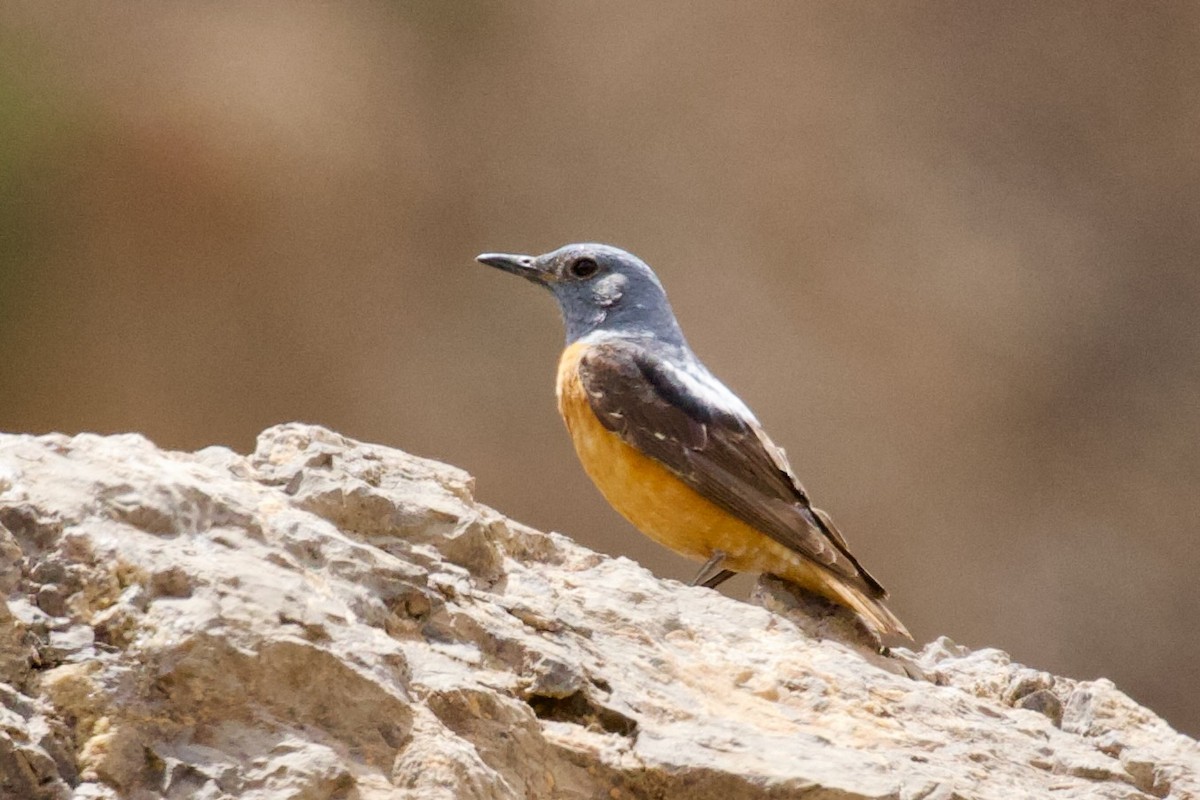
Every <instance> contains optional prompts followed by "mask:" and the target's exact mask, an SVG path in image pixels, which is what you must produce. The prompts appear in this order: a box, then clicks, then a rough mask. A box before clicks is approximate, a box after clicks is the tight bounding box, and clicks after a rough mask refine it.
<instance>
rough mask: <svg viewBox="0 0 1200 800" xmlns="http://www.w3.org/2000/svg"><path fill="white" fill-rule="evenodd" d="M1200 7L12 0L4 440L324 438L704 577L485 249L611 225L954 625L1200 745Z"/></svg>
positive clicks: (551, 340) (813, 477)
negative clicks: (593, 480)
mask: <svg viewBox="0 0 1200 800" xmlns="http://www.w3.org/2000/svg"><path fill="white" fill-rule="evenodd" d="M1198 9H1200V7H1198V6H1196V5H1195V4H1191V3H1177V4H1171V3H1155V4H1148V3H1076V4H1072V3H1054V4H1035V3H1016V4H1014V3H1005V2H991V3H960V2H944V3H922V4H920V5H917V4H876V3H868V2H857V3H856V2H836V3H835V2H828V3H825V2H820V3H818V2H807V3H774V4H768V3H760V4H753V5H745V4H733V3H717V2H709V3H675V4H657V3H656V4H643V3H634V2H625V3H604V4H600V3H592V4H575V3H555V2H537V3H529V2H521V3H517V2H512V3H468V2H436V1H434V0H429V1H428V2H418V3H395V4H373V5H367V4H354V5H350V4H347V5H342V4H327V5H299V4H288V5H279V6H271V5H242V4H225V3H204V4H187V5H185V4H122V3H116V2H112V3H96V4H82V3H81V4H76V5H69V4H43V3H33V2H28V3H24V2H15V3H5V4H4V6H3V9H2V10H0V237H2V242H0V353H2V354H3V355H2V359H3V360H2V362H0V365H2V368H3V378H2V382H0V428H3V429H5V430H8V431H32V432H43V431H50V430H62V431H68V432H75V431H80V430H94V431H105V432H107V431H127V430H134V431H140V432H143V433H145V434H146V435H148V436H150V437H151V438H152V439H154V440H155V441H156V442H158V443H159V444H162V445H166V446H170V447H174V448H181V449H193V448H198V447H201V446H203V445H208V444H213V443H220V444H227V445H230V446H232V447H235V448H237V449H239V450H242V451H246V450H248V449H250V448H251V447H252V446H253V439H254V435H255V434H256V433H257V432H258V431H259V430H260V429H262V428H264V427H266V426H268V425H270V424H272V423H276V422H281V421H287V420H296V419H299V420H306V421H312V422H319V423H322V424H324V425H327V426H330V427H332V428H335V429H337V430H339V431H342V432H344V433H346V434H348V435H351V436H354V437H357V438H362V439H367V440H372V441H378V442H383V443H387V444H390V445H394V446H396V447H400V448H403V449H406V450H410V451H412V452H415V453H419V454H422V455H427V456H432V457H435V458H438V459H442V460H445V461H449V462H453V463H455V464H458V465H460V466H463V467H465V468H467V469H469V470H470V471H471V472H473V473H474V474H475V475H476V476H477V478H478V494H479V496H480V497H481V498H482V499H483V500H484V501H485V502H488V503H490V504H492V505H494V506H496V507H498V508H500V509H501V510H503V511H505V512H506V513H508V514H510V515H512V516H514V517H516V518H518V519H521V520H524V521H526V522H528V523H531V524H534V525H537V526H539V527H542V528H547V529H557V530H561V531H564V532H567V533H569V534H571V535H573V536H574V537H576V538H578V539H579V540H581V541H582V542H584V543H585V544H587V545H590V546H592V547H595V548H599V549H601V550H604V551H606V552H609V553H614V554H625V555H628V556H630V557H632V558H634V559H637V560H638V561H640V562H642V563H643V564H645V565H647V566H648V567H650V568H651V569H653V570H655V571H656V572H658V573H659V574H662V575H667V576H672V577H680V578H688V577H690V576H691V575H692V573H693V570H694V568H695V567H694V565H692V564H690V563H687V562H684V561H682V560H681V559H677V558H675V557H674V556H671V555H668V554H665V553H664V552H663V551H661V550H660V549H658V548H657V547H656V546H655V545H653V544H652V543H650V542H648V541H646V540H644V539H642V538H641V537H640V536H638V535H637V534H635V533H634V532H633V531H632V530H631V529H630V528H629V527H628V526H627V525H626V524H625V523H624V522H623V521H622V520H621V519H619V518H618V517H617V516H616V515H615V514H614V513H613V512H611V511H610V510H609V509H608V508H607V506H605V504H604V503H603V501H602V500H601V499H600V497H599V496H598V494H597V493H596V492H595V491H594V490H593V489H592V487H591V486H590V485H589V484H588V483H587V480H586V478H585V477H584V476H583V475H582V473H581V471H580V470H579V469H578V467H577V466H576V464H575V463H574V459H573V454H572V453H571V451H570V446H569V443H568V441H567V438H566V435H565V433H564V431H563V430H561V423H560V422H559V421H558V419H557V417H556V415H555V413H554V401H553V392H552V377H553V371H554V361H555V358H556V355H557V352H558V349H559V347H560V346H561V337H562V332H561V328H560V325H559V322H558V320H557V318H556V312H555V310H554V308H553V305H552V303H551V300H550V298H549V297H548V296H543V295H542V294H541V293H539V292H537V291H536V290H535V289H534V288H533V287H531V286H529V285H527V284H525V283H522V282H520V281H517V280H515V279H512V278H510V277H507V276H503V275H501V274H499V273H496V272H494V271H490V270H486V269H484V268H483V267H480V266H478V265H476V264H474V263H473V261H472V257H473V256H474V255H475V254H476V253H478V252H480V251H483V250H508V251H525V252H542V251H545V250H548V249H551V248H553V247H557V246H559V245H561V244H564V243H566V242H569V241H578V240H599V241H605V242H610V243H613V244H617V245H620V246H622V247H625V248H627V249H630V250H632V251H634V252H636V253H638V254H639V255H641V256H642V257H643V258H645V259H646V260H647V261H649V262H650V263H651V264H652V265H653V266H655V267H656V268H657V270H658V272H659V274H660V275H661V277H662V278H663V280H664V282H665V283H666V285H667V287H668V290H669V291H670V293H671V296H672V299H673V301H674V304H675V308H676V311H677V312H678V314H679V316H680V318H681V320H682V322H683V325H684V328H685V329H686V331H687V332H688V334H689V337H690V339H691V343H692V345H693V347H694V348H695V349H696V350H697V352H698V353H700V355H701V356H702V357H704V358H705V359H706V360H707V362H708V363H709V365H710V366H711V367H712V368H713V370H714V371H715V372H716V373H717V374H719V375H720V376H722V377H723V378H724V379H725V380H726V382H727V383H729V384H730V386H732V387H733V388H734V389H735V390H736V391H738V392H739V393H740V394H741V395H742V396H743V397H744V398H745V399H746V400H747V401H748V402H749V404H750V405H751V406H752V407H753V408H754V409H755V410H756V411H757V412H758V415H759V416H760V417H761V418H762V419H763V420H764V422H765V423H766V424H767V427H768V429H769V430H770V431H771V433H772V435H773V437H774V438H775V439H776V440H777V441H779V442H780V443H781V444H783V445H784V446H785V447H787V449H788V451H789V453H790V454H791V456H792V460H793V462H794V463H795V466H796V468H797V471H798V472H799V473H800V476H801V478H802V479H803V480H804V481H805V482H806V484H807V485H808V488H809V490H810V491H811V492H812V493H813V495H814V496H815V497H816V498H817V500H818V501H819V503H820V504H821V505H822V506H824V507H825V508H827V509H829V510H830V511H831V512H833V514H834V516H835V518H836V519H837V520H838V521H839V523H840V524H841V527H842V528H843V529H844V530H845V531H846V532H847V534H848V536H849V537H850V539H851V542H852V543H853V544H854V546H855V549H856V552H858V553H859V554H860V556H861V557H862V558H863V560H864V561H865V562H866V564H867V565H868V566H869V567H870V568H871V569H872V570H873V571H875V572H876V573H877V574H878V575H879V576H880V577H881V578H882V579H883V581H884V583H885V584H887V585H888V586H889V588H890V589H891V590H892V593H893V597H894V604H893V607H894V608H895V609H896V610H897V612H898V613H899V614H900V615H901V616H902V617H903V618H904V619H906V620H907V621H908V623H909V625H910V627H912V629H913V631H914V632H915V633H916V635H917V636H918V639H919V640H922V641H923V640H926V639H928V638H931V637H933V636H935V635H938V634H948V635H949V636H951V637H952V638H954V639H955V640H957V641H960V642H963V643H966V644H969V645H972V646H985V645H995V646H999V647H1003V648H1005V649H1007V650H1009V651H1011V652H1012V653H1013V655H1014V657H1016V658H1017V659H1020V660H1022V661H1025V662H1028V663H1030V664H1032V665H1036V666H1038V667H1041V668H1045V669H1050V670H1054V671H1057V672H1062V673H1066V674H1068V675H1072V676H1077V677H1095V676H1108V677H1111V678H1113V679H1114V680H1116V681H1117V683H1118V684H1119V685H1121V686H1122V687H1123V688H1125V689H1126V690H1127V691H1129V692H1130V693H1131V694H1132V695H1133V696H1134V697H1136V698H1137V699H1139V700H1141V701H1143V702H1146V703H1148V704H1150V705H1151V706H1153V707H1154V708H1155V709H1156V710H1158V711H1159V712H1160V713H1162V714H1163V715H1164V716H1166V717H1167V718H1168V719H1169V720H1170V721H1172V722H1173V723H1174V724H1176V725H1177V726H1179V727H1180V728H1182V729H1184V730H1187V731H1190V732H1192V733H1197V732H1200V680H1198V678H1200V633H1198V631H1197V622H1196V620H1197V617H1198V616H1200V593H1198V592H1197V580H1196V577H1195V574H1196V572H1197V568H1198V567H1200V556H1198V555H1197V548H1196V540H1197V532H1198V531H1197V528H1198V526H1200V485H1198V482H1200V449H1198V443H1200V321H1198V314H1200V271H1198V265H1197V252H1198V251H1200V136H1198V134H1200V10H1198ZM739 580H741V581H742V582H741V583H740V584H737V585H735V586H734V587H733V590H734V591H735V592H744V591H745V589H746V586H747V583H746V579H744V578H743V579H739Z"/></svg>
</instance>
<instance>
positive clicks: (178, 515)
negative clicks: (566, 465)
mask: <svg viewBox="0 0 1200 800" xmlns="http://www.w3.org/2000/svg"><path fill="white" fill-rule="evenodd" d="M0 587H2V588H3V589H4V592H5V594H4V598H5V602H4V603H3V604H0V797H2V798H5V799H6V800H7V799H8V798H13V799H14V800H15V799H16V798H20V799H21V800H43V799H46V800H50V799H53V800H58V798H68V797H74V798H137V799H138V800H142V799H143V798H145V799H147V800H148V799H149V798H213V799H214V800H215V799H216V798H231V797H232V798H276V797H287V798H305V800H323V799H324V798H329V799H330V800H332V799H334V798H344V799H345V800H352V799H353V798H357V799H358V800H371V799H372V798H420V799H421V800H428V799H431V798H432V799H434V800H436V799H437V798H447V799H449V798H462V799H465V800H471V799H476V798H478V799H482V798H493V799H496V800H499V798H589V799H590V798H599V797H603V798H693V799H694V800H704V798H720V799H721V800H728V798H731V797H737V798H768V797H770V798H787V797H806V798H815V797H821V798H900V799H902V800H917V798H927V799H929V800H932V799H933V798H947V799H948V798H997V799H1000V798H1003V799H1004V800H1009V799H1010V798H1023V797H1056V798H1150V797H1173V798H1186V797H1196V796H1200V778H1198V772H1200V769H1198V767H1200V747H1198V746H1197V743H1196V742H1195V741H1193V740H1191V739H1189V738H1187V737H1185V736H1182V735H1180V734H1178V733H1176V732H1175V731H1173V730H1172V729H1171V728H1170V727H1169V726H1168V725H1167V724H1166V723H1165V722H1163V721H1162V720H1161V719H1160V718H1158V717H1157V716H1155V715H1154V714H1153V713H1152V712H1150V711H1149V710H1147V709H1145V708H1142V707H1140V706H1138V705H1137V704H1136V703H1134V702H1133V701H1132V700H1130V699H1129V698H1128V697H1127V696H1125V695H1124V694H1122V693H1121V692H1120V691H1119V690H1118V689H1116V687H1114V686H1113V685H1112V684H1111V683H1110V682H1108V681H1105V680H1098V681H1074V680H1070V679H1067V678H1061V677H1055V676H1051V675H1048V674H1046V673H1044V672H1039V671H1036V670H1032V669H1029V668H1027V667H1023V666H1021V665H1019V664H1014V663H1012V662H1011V660H1010V659H1009V658H1008V656H1006V655H1005V654H1004V653H1002V652H1000V651H997V650H980V651H970V650H968V649H966V648H963V647H959V646H957V645H955V644H954V643H953V642H950V641H949V640H946V639H939V640H938V641H935V642H933V643H931V644H928V645H926V646H925V647H924V648H923V649H921V650H920V651H919V652H911V651H906V650H896V651H894V652H893V655H892V657H891V658H887V657H883V656H879V655H878V654H877V653H875V652H873V650H871V648H869V647H863V646H862V644H861V643H854V642H848V643H842V642H841V641H839V640H837V639H836V638H834V637H835V634H836V629H838V627H839V626H840V625H841V623H840V622H836V621H830V620H826V621H821V622H819V624H816V625H815V626H812V625H805V624H804V620H803V619H799V618H798V617H797V616H796V613H797V612H796V607H795V604H789V603H788V602H785V601H784V600H781V599H780V597H781V595H780V592H779V587H778V586H773V585H770V584H765V585H764V587H763V588H761V589H760V590H759V592H758V593H757V594H756V596H757V597H759V598H760V599H762V600H763V601H764V602H767V601H769V602H768V605H770V606H772V608H775V609H776V610H778V612H779V613H776V612H775V611H774V610H767V609H766V608H763V607H760V606H757V605H753V604H750V603H745V602H739V601H736V600H731V599H729V598H726V597H724V596H722V595H720V594H718V593H716V592H713V591H710V590H706V589H701V588H689V587H686V586H682V585H680V584H678V583H675V582H672V581H663V580H659V579H657V578H655V577H654V576H652V575H650V574H649V573H647V572H646V571H645V570H643V569H641V568H640V567H638V566H637V565H636V564H633V563H631V562H629V561H627V560H625V559H622V558H616V559H614V558H607V557H604V556H601V555H598V554H596V553H594V552H590V551H588V550H586V549H584V548H582V547H579V546H578V545H576V544H574V543H572V542H571V541H570V540H569V539H567V538H566V537H564V536H561V535H558V534H553V533H552V534H543V533H540V532H538V531H534V530H531V529H529V528H527V527H525V526H523V525H520V524H518V523H516V522H513V521H511V520H508V519H506V518H504V517H503V516H501V515H500V514H498V513H497V512H495V511H493V510H491V509H489V508H487V507H485V506H482V505H480V504H478V503H476V502H475V501H474V500H473V499H472V481H471V478H470V477H469V476H467V475H466V474H465V473H463V472H461V471H459V470H457V469H454V468H452V467H448V466H445V465H442V464H438V463H436V462H432V461H427V460H423V459H419V458H415V457H413V456H409V455H406V454H404V453H402V452H399V451H396V450H390V449H388V448H385V447H379V446H375V445H367V444H361V443H358V442H354V441H351V440H349V439H346V438H344V437H342V436H339V435H337V434H335V433H331V432H330V431H327V430H324V429H321V428H317V427H312V426H305V425H283V426H279V427H276V428H272V429H270V430H268V431H266V432H264V433H263V434H262V436H261V437H260V439H259V443H258V448H257V450H256V451H255V452H254V453H253V454H251V455H249V456H240V455H237V454H235V453H233V452H230V451H228V450H225V449H222V448H208V449H206V450H202V451H200V452H198V453H195V454H186V453H171V452H165V451H162V450H159V449H158V448H156V447H155V446H154V445H153V444H151V443H150V442H148V441H147V440H145V439H144V438H142V437H139V436H132V435H126V436H111V437H99V436H93V435H80V436H76V437H73V438H68V437H65V436H58V435H55V436H44V437H36V438H35V437H30V436H0ZM771 598H774V599H771ZM797 623H799V624H800V625H802V626H803V629H802V627H798V624H797ZM805 630H807V631H809V633H805V632H804V631H805ZM814 633H815V634H817V635H818V636H820V637H822V638H814V635H813V634H814ZM913 676H917V677H913Z"/></svg>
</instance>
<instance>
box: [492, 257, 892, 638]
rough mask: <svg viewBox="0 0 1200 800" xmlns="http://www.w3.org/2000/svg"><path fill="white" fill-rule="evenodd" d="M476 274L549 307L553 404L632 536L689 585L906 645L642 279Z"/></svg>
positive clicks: (601, 273)
mask: <svg viewBox="0 0 1200 800" xmlns="http://www.w3.org/2000/svg"><path fill="white" fill-rule="evenodd" d="M476 260H477V261H479V262H480V263H482V264H485V265H487V266H490V267H494V268H496V269H499V270H502V271H504V272H507V273H511V274H513V275H517V276H519V277H522V278H525V279H526V280H528V281H531V282H533V283H535V284H537V285H538V286H541V287H543V288H545V289H548V290H549V291H550V292H551V293H552V294H553V295H554V298H555V300H557V301H558V306H559V310H560V311H561V313H562V318H563V322H564V324H565V327H566V346H565V349H564V350H563V352H562V355H561V357H560V358H559V362H558V371H557V381H556V395H557V400H558V411H559V413H560V415H561V416H562V418H563V420H564V421H565V423H566V426H567V430H568V432H569V433H570V436H571V440H572V442H573V444H574V447H575V452H576V455H577V456H578V457H579V461H580V463H581V464H582V466H583V469H584V471H585V472H586V473H587V475H588V477H590V478H591V480H592V482H593V483H594V484H595V485H596V487H597V488H598V489H599V490H600V493H601V494H602V495H603V496H604V498H605V499H606V500H607V501H608V502H609V504H610V505H611V506H613V508H614V509H616V510H617V511H618V512H619V513H620V514H621V515H622V516H624V517H625V518H626V519H627V520H628V521H629V522H630V523H631V524H632V525H633V526H634V527H635V528H637V529H638V530H640V531H641V532H642V533H644V534H646V535H647V536H649V537H650V538H651V539H653V540H655V541H656V542H658V543H659V544H661V545H664V546H666V547H668V548H670V549H671V550H674V551H676V552H677V553H680V554H682V555H684V556H687V557H689V558H691V559H693V560H696V561H701V562H703V566H701V568H700V571H699V572H698V573H697V575H696V577H695V579H694V580H693V581H692V585H700V586H706V587H710V588H715V587H716V586H718V585H719V584H721V583H722V582H724V581H725V580H727V579H728V578H730V577H732V576H733V575H734V574H736V573H739V572H757V573H766V574H770V575H775V576H777V577H779V578H782V579H783V580H785V581H787V582H790V583H793V584H796V585H798V586H800V587H802V588H804V589H806V590H808V591H810V592H815V593H816V594H818V595H821V596H822V597H825V598H827V599H828V600H830V601H832V602H834V603H836V604H838V605H841V606H845V607H847V608H849V609H851V610H852V611H854V612H855V613H856V614H858V615H859V616H860V617H861V618H862V619H863V620H865V621H866V623H867V625H868V627H870V628H871V629H872V630H874V631H875V632H876V633H877V634H880V635H887V634H898V635H901V636H905V637H908V638H911V635H910V634H909V633H908V630H907V629H906V628H905V626H904V624H903V623H902V622H901V621H900V620H899V618H897V617H896V615H895V614H894V613H892V611H891V610H890V609H888V607H887V606H886V605H884V602H883V601H884V599H885V598H886V597H887V591H886V590H885V589H884V588H883V586H882V585H881V584H880V583H879V581H877V580H876V579H875V578H874V577H873V576H872V575H871V573H869V572H867V570H866V569H865V568H864V567H863V566H862V564H861V563H859V560H858V559H857V558H856V557H855V556H854V555H853V554H852V553H851V552H850V548H849V546H848V545H847V543H846V539H845V538H844V537H843V536H842V534H841V533H840V532H839V531H838V529H837V527H836V526H835V525H834V523H833V520H832V519H831V518H830V516H829V515H828V514H826V513H825V512H824V511H822V510H820V509H818V508H816V507H814V506H813V505H812V503H811V501H810V500H809V495H808V492H807V491H805V489H804V487H803V486H802V485H801V484H800V481H799V480H798V479H797V478H796V475H795V472H794V471H793V470H792V467H791V465H790V463H789V462H788V458H787V455H786V454H785V453H784V451H783V449H782V448H780V447H778V446H777V445H776V444H775V443H774V442H773V441H771V439H770V438H769V437H768V436H767V433H766V431H765V430H763V426H762V424H761V423H760V422H759V421H758V418H757V417H756V416H755V415H754V413H753V412H752V411H751V410H750V409H749V408H748V407H747V406H746V404H745V403H744V402H743V401H742V400H741V399H740V398H739V397H738V396H737V395H736V394H734V393H733V391H732V390H730V389H729V388H727V387H726V386H725V384H723V383H721V381H719V380H718V379H717V378H716V377H715V376H714V375H713V374H712V373H711V372H710V371H709V370H708V368H707V367H705V366H704V364H703V363H702V362H701V361H700V359H699V358H698V357H697V356H696V355H695V354H694V353H693V352H692V349H691V348H690V347H689V346H688V344H687V341H686V340H685V339H684V336H683V332H682V330H681V329H680V326H679V322H678V321H677V320H676V318H675V314H674V312H673V311H672V309H671V304H670V302H669V301H668V300H667V294H666V291H665V290H664V289H663V285H662V282H661V281H660V280H659V279H658V276H657V275H655V273H654V271H653V270H652V269H651V268H650V267H649V265H647V264H646V263H645V262H644V261H642V260H641V259H640V258H638V257H637V256H635V255H633V254H632V253H628V252H626V251H624V250H621V249H619V248H617V247H612V246H610V245H604V244H595V243H582V244H569V245H566V246H564V247H560V248H558V249H557V250H554V251H551V252H549V253H545V254H543V255H540V256H529V255H515V254H509V253H483V254H481V255H479V256H477V257H476Z"/></svg>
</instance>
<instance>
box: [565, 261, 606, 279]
mask: <svg viewBox="0 0 1200 800" xmlns="http://www.w3.org/2000/svg"><path fill="white" fill-rule="evenodd" d="M569 269H570V271H571V275H572V276H574V277H576V278H590V277H592V276H593V275H595V274H596V273H597V272H598V271H599V270H600V265H599V264H597V263H596V262H595V261H594V260H592V259H590V258H580V259H578V260H576V261H574V262H573V263H572V264H571V266H570V268H569Z"/></svg>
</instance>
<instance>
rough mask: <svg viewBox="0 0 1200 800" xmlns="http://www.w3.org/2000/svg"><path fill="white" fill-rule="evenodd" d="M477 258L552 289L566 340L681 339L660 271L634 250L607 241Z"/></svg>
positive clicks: (679, 341) (679, 340) (666, 340)
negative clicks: (603, 336)
mask: <svg viewBox="0 0 1200 800" xmlns="http://www.w3.org/2000/svg"><path fill="white" fill-rule="evenodd" d="M477 260H478V261H479V262H481V263H483V264H487V265H488V266H489V267H495V268H497V269H501V270H504V271H505V272H511V273H512V274H513V275H519V276H521V277H522V278H525V279H526V280H529V281H532V282H533V283H536V284H538V285H539V286H544V287H545V288H547V289H549V290H550V292H551V293H552V294H553V295H554V299H556V300H557V301H558V307H559V309H560V310H561V311H562V316H563V322H564V323H565V324H566V327H567V342H568V343H570V342H574V341H576V340H578V339H581V338H583V337H584V336H587V335H588V334H590V333H593V332H602V333H611V334H615V335H620V336H631V337H632V336H647V337H652V338H656V339H660V340H662V341H664V342H668V343H671V344H683V336H682V334H681V333H680V332H679V325H678V323H676V321H675V315H674V314H673V313H672V311H671V305H670V303H668V302H667V294H666V292H664V291H663V287H662V284H661V283H659V280H658V276H656V275H655V274H654V271H653V270H652V269H650V267H649V266H648V265H647V264H646V262H644V261H642V260H641V259H640V258H638V257H637V256H635V255H633V254H632V253H627V252H625V251H624V250H620V249H618V248H616V247H610V246H609V245H605V244H569V245H566V246H565V247H560V248H558V249H557V250H554V251H552V252H549V253H545V254H544V255H540V256H522V255H510V254H507V253H484V254H483V255H480V256H477Z"/></svg>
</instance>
